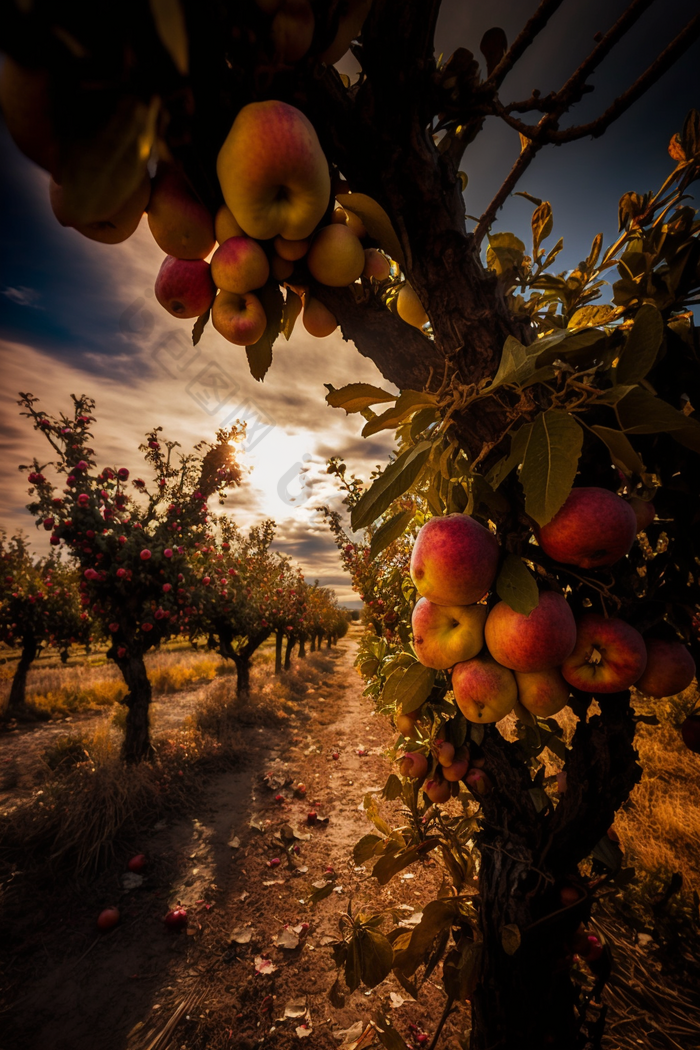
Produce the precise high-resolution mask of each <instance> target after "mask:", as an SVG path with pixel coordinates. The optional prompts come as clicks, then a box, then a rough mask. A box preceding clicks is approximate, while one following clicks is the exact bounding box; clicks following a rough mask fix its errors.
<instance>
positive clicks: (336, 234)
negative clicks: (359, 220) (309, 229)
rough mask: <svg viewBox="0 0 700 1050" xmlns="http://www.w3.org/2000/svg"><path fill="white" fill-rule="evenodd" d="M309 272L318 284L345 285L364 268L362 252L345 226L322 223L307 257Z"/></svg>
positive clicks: (331, 286)
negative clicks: (323, 224) (322, 225)
mask: <svg viewBox="0 0 700 1050" xmlns="http://www.w3.org/2000/svg"><path fill="white" fill-rule="evenodd" d="M306 263H307V266H308V267H309V273H310V274H311V276H312V277H315V278H316V280H317V281H318V282H319V283H320V284H325V285H328V286H329V287H330V288H344V287H345V286H346V285H348V284H352V283H353V281H356V280H357V278H358V277H359V276H360V275H361V274H362V271H363V270H364V268H365V252H364V249H363V247H362V245H361V244H360V242H359V240H358V239H357V237H356V236H355V234H354V233H353V232H352V231H351V230H350V229H348V227H347V226H339V225H337V224H331V225H330V226H324V227H322V229H320V230H319V231H318V233H317V234H316V236H315V237H314V239H313V241H312V243H311V247H310V248H309V252H308V255H307V257H306Z"/></svg>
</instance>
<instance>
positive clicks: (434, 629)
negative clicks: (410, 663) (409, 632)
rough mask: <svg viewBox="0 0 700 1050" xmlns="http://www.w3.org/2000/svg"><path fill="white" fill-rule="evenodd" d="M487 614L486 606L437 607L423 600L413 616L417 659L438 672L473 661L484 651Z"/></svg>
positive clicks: (412, 623) (414, 644)
mask: <svg viewBox="0 0 700 1050" xmlns="http://www.w3.org/2000/svg"><path fill="white" fill-rule="evenodd" d="M487 615H488V609H487V608H486V606H485V605H436V604H435V603H434V602H431V601H428V599H427V598H421V599H420V601H419V602H418V604H417V605H416V607H415V609H414V610H413V616H412V617H411V626H412V627H413V646H414V648H415V650H416V656H417V657H418V659H419V660H420V662H421V663H422V664H424V665H425V666H426V667H433V668H435V670H436V671H444V670H446V669H447V668H448V667H454V665H455V664H457V663H459V662H460V661H461V660H471V658H472V657H473V656H476V655H477V653H479V652H480V651H481V649H482V648H483V645H484V623H485V622H486V617H487Z"/></svg>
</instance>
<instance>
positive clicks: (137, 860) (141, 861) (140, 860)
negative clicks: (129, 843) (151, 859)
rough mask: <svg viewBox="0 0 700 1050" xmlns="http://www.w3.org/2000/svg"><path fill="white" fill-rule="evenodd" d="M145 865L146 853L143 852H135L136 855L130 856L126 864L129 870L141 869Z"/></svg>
mask: <svg viewBox="0 0 700 1050" xmlns="http://www.w3.org/2000/svg"><path fill="white" fill-rule="evenodd" d="M145 867H146V854H145V853H137V854H136V856H135V857H132V858H131V860H130V861H129V863H128V864H127V868H128V869H129V871H143V869H144V868H145Z"/></svg>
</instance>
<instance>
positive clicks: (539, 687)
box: [515, 667, 570, 718]
mask: <svg viewBox="0 0 700 1050" xmlns="http://www.w3.org/2000/svg"><path fill="white" fill-rule="evenodd" d="M515 681H516V682H517V685H518V700H519V701H520V703H521V704H522V705H523V707H524V708H525V709H526V710H527V711H529V712H530V714H532V715H537V717H538V718H550V717H551V716H552V715H556V714H558V713H559V712H560V711H561V710H563V708H565V707H566V705H567V704H568V702H569V692H570V690H569V686H568V685H567V683H566V682H565V681H564V678H563V677H562V674H561V671H560V670H559V669H558V668H556V667H550V668H549V670H547V671H534V672H530V673H527V674H525V673H523V672H522V671H516V672H515Z"/></svg>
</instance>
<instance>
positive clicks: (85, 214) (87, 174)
mask: <svg viewBox="0 0 700 1050" xmlns="http://www.w3.org/2000/svg"><path fill="white" fill-rule="evenodd" d="M87 94H88V95H89V94H91V93H90V92H88V93H87ZM86 104H87V103H86ZM159 110H160V99H158V98H157V97H155V96H154V97H153V98H152V99H151V100H150V102H143V101H141V99H138V98H133V97H130V96H124V97H122V98H121V99H120V101H119V102H118V104H117V106H116V108H115V109H114V111H113V112H112V114H111V115H110V116H109V117H108V119H107V120H106V121H105V123H104V124H103V125H102V126H101V127H97V128H95V129H94V131H93V133H92V134H91V135H90V137H89V138H77V137H76V138H66V139H65V140H64V141H62V143H61V170H60V182H61V189H62V191H63V203H64V205H65V209H66V212H68V213H69V214H70V215H71V216H72V217H73V218H74V221H75V222H76V223H88V222H95V221H102V220H104V219H108V218H109V217H110V216H111V215H114V214H115V212H117V211H119V209H120V208H121V206H122V205H123V204H124V203H125V202H126V201H127V200H128V198H129V197H131V195H132V194H133V193H134V192H135V191H136V190H137V188H138V186H139V184H140V183H141V182H142V181H143V178H144V176H145V174H146V170H147V169H146V164H147V162H148V158H149V156H150V155H151V150H152V148H153V144H154V142H155V137H156V121H157V118H158V112H159ZM76 123H78V122H76Z"/></svg>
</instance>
